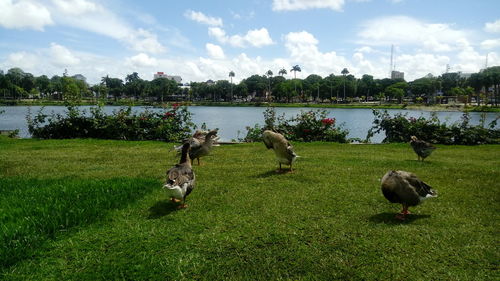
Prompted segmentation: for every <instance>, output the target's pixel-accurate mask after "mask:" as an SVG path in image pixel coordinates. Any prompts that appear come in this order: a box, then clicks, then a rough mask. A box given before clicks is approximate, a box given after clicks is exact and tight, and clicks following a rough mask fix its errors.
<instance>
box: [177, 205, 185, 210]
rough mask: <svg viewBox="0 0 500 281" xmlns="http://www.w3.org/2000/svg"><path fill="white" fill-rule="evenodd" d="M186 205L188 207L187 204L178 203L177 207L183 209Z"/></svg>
mask: <svg viewBox="0 0 500 281" xmlns="http://www.w3.org/2000/svg"><path fill="white" fill-rule="evenodd" d="M187 207H188V205H187V204H180V205H179V206H177V209H185V208H187Z"/></svg>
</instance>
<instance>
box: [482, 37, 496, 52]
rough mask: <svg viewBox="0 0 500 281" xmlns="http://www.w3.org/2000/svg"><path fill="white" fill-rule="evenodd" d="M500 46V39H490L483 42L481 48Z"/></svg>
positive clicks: (487, 48)
mask: <svg viewBox="0 0 500 281" xmlns="http://www.w3.org/2000/svg"><path fill="white" fill-rule="evenodd" d="M498 47H500V39H488V40H484V41H483V42H481V48H483V49H486V50H490V49H494V48H498Z"/></svg>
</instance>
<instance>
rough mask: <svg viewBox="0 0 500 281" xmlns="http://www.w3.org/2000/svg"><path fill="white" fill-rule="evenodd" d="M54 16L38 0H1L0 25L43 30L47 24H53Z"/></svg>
mask: <svg viewBox="0 0 500 281" xmlns="http://www.w3.org/2000/svg"><path fill="white" fill-rule="evenodd" d="M52 24H54V22H53V21H52V17H51V15H50V12H49V10H48V9H47V8H45V7H43V6H42V5H39V4H37V3H36V2H31V1H16V2H13V1H12V0H1V1H0V26H3V27H5V28H14V29H24V28H28V29H35V30H39V31H43V30H44V27H45V26H46V25H52Z"/></svg>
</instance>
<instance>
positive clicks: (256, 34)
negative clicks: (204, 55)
mask: <svg viewBox="0 0 500 281" xmlns="http://www.w3.org/2000/svg"><path fill="white" fill-rule="evenodd" d="M208 34H209V35H210V36H212V37H214V38H215V39H217V41H219V42H220V43H222V44H229V45H231V46H233V47H242V48H243V47H247V46H253V47H257V48H260V47H263V46H268V45H272V44H274V41H273V40H272V39H271V36H270V35H269V32H268V31H267V29H266V28H264V27H263V28H261V29H253V30H249V31H248V32H247V34H245V35H244V36H242V35H232V36H228V35H226V32H225V31H224V30H223V29H222V28H219V27H210V28H209V29H208Z"/></svg>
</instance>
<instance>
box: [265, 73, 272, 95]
mask: <svg viewBox="0 0 500 281" xmlns="http://www.w3.org/2000/svg"><path fill="white" fill-rule="evenodd" d="M266 76H267V80H268V81H269V91H268V93H269V96H271V77H273V72H272V71H271V70H268V71H267V72H266Z"/></svg>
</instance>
